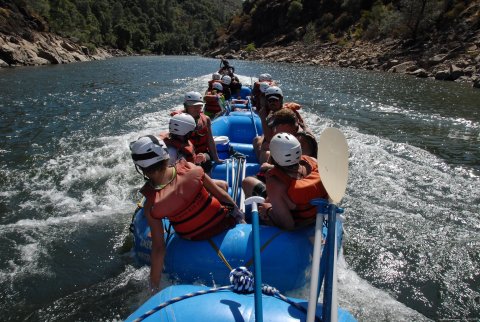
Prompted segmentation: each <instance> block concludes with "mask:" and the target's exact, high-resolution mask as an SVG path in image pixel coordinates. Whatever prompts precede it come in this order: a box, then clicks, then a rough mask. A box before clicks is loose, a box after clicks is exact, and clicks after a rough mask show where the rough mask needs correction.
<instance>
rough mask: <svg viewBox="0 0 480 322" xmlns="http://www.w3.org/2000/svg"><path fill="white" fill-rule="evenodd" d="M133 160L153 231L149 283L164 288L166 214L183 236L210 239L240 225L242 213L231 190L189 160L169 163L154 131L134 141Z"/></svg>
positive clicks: (176, 230) (164, 149)
mask: <svg viewBox="0 0 480 322" xmlns="http://www.w3.org/2000/svg"><path fill="white" fill-rule="evenodd" d="M130 150H131V155H132V159H133V163H134V164H135V167H136V169H137V171H138V172H139V173H140V174H142V175H143V176H144V178H145V180H146V182H145V184H144V185H143V187H142V188H141V190H140V192H141V193H142V194H143V195H144V196H145V204H144V211H145V216H146V218H147V221H148V225H149V226H150V229H151V234H152V253H151V268H150V283H151V288H152V291H154V292H156V291H158V290H159V287H160V279H161V274H162V270H163V262H164V258H165V253H166V247H165V240H164V229H163V223H162V218H168V220H169V221H170V223H171V224H172V225H173V228H174V229H175V233H176V234H178V235H179V236H180V237H182V238H185V239H189V240H205V239H209V238H211V237H213V236H215V235H217V234H219V233H221V232H223V231H225V230H227V229H230V228H232V227H235V225H236V224H237V223H244V222H245V221H244V217H245V216H244V214H243V213H242V212H241V211H240V210H239V208H238V207H237V205H236V204H235V202H234V201H233V199H232V198H231V197H230V196H229V194H228V193H227V192H226V191H225V190H222V189H221V188H220V187H218V185H216V184H215V183H214V182H213V181H212V179H211V178H210V177H209V176H208V175H207V174H205V173H204V171H203V169H202V168H201V167H199V166H196V165H194V164H193V163H190V162H188V161H186V160H183V159H182V160H179V161H178V162H177V163H176V164H175V165H174V166H169V162H168V161H169V154H168V149H167V146H166V145H165V143H164V142H163V141H162V140H159V139H157V138H156V137H155V136H153V135H148V136H143V137H140V138H139V139H138V140H137V141H134V142H132V143H131V144H130Z"/></svg>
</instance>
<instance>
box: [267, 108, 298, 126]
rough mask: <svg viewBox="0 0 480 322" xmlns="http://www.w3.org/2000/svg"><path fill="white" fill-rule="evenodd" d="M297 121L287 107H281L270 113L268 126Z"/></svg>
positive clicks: (295, 116) (294, 123)
mask: <svg viewBox="0 0 480 322" xmlns="http://www.w3.org/2000/svg"><path fill="white" fill-rule="evenodd" d="M297 123H298V119H297V115H295V112H294V111H292V110H291V109H289V108H282V109H280V110H278V111H276V112H274V113H273V115H272V121H271V124H268V125H269V127H274V126H276V125H279V124H291V125H296V124H297Z"/></svg>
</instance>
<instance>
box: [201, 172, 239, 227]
mask: <svg viewBox="0 0 480 322" xmlns="http://www.w3.org/2000/svg"><path fill="white" fill-rule="evenodd" d="M203 186H204V187H205V189H207V191H208V192H210V193H211V194H212V195H213V196H214V197H215V198H217V199H218V200H219V201H220V202H221V203H225V204H229V205H232V206H233V212H232V216H233V217H234V218H235V219H236V220H237V222H238V223H245V214H244V213H242V212H241V211H240V209H239V208H238V206H237V205H236V204H235V201H234V200H233V199H232V197H230V195H229V194H228V192H227V191H225V190H223V189H221V188H220V187H219V186H218V185H217V184H215V182H213V180H212V179H211V178H210V177H209V176H208V175H207V174H205V177H204V179H203Z"/></svg>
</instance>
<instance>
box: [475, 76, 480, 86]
mask: <svg viewBox="0 0 480 322" xmlns="http://www.w3.org/2000/svg"><path fill="white" fill-rule="evenodd" d="M473 87H474V88H480V76H478V77H477V78H476V79H475V80H474V81H473Z"/></svg>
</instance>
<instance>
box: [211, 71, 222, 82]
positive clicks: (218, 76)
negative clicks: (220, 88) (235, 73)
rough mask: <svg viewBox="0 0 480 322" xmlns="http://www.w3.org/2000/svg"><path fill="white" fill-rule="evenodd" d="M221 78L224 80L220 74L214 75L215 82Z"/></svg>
mask: <svg viewBox="0 0 480 322" xmlns="http://www.w3.org/2000/svg"><path fill="white" fill-rule="evenodd" d="M220 78H222V75H220V73H217V72H215V73H213V74H212V79H213V80H220Z"/></svg>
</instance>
